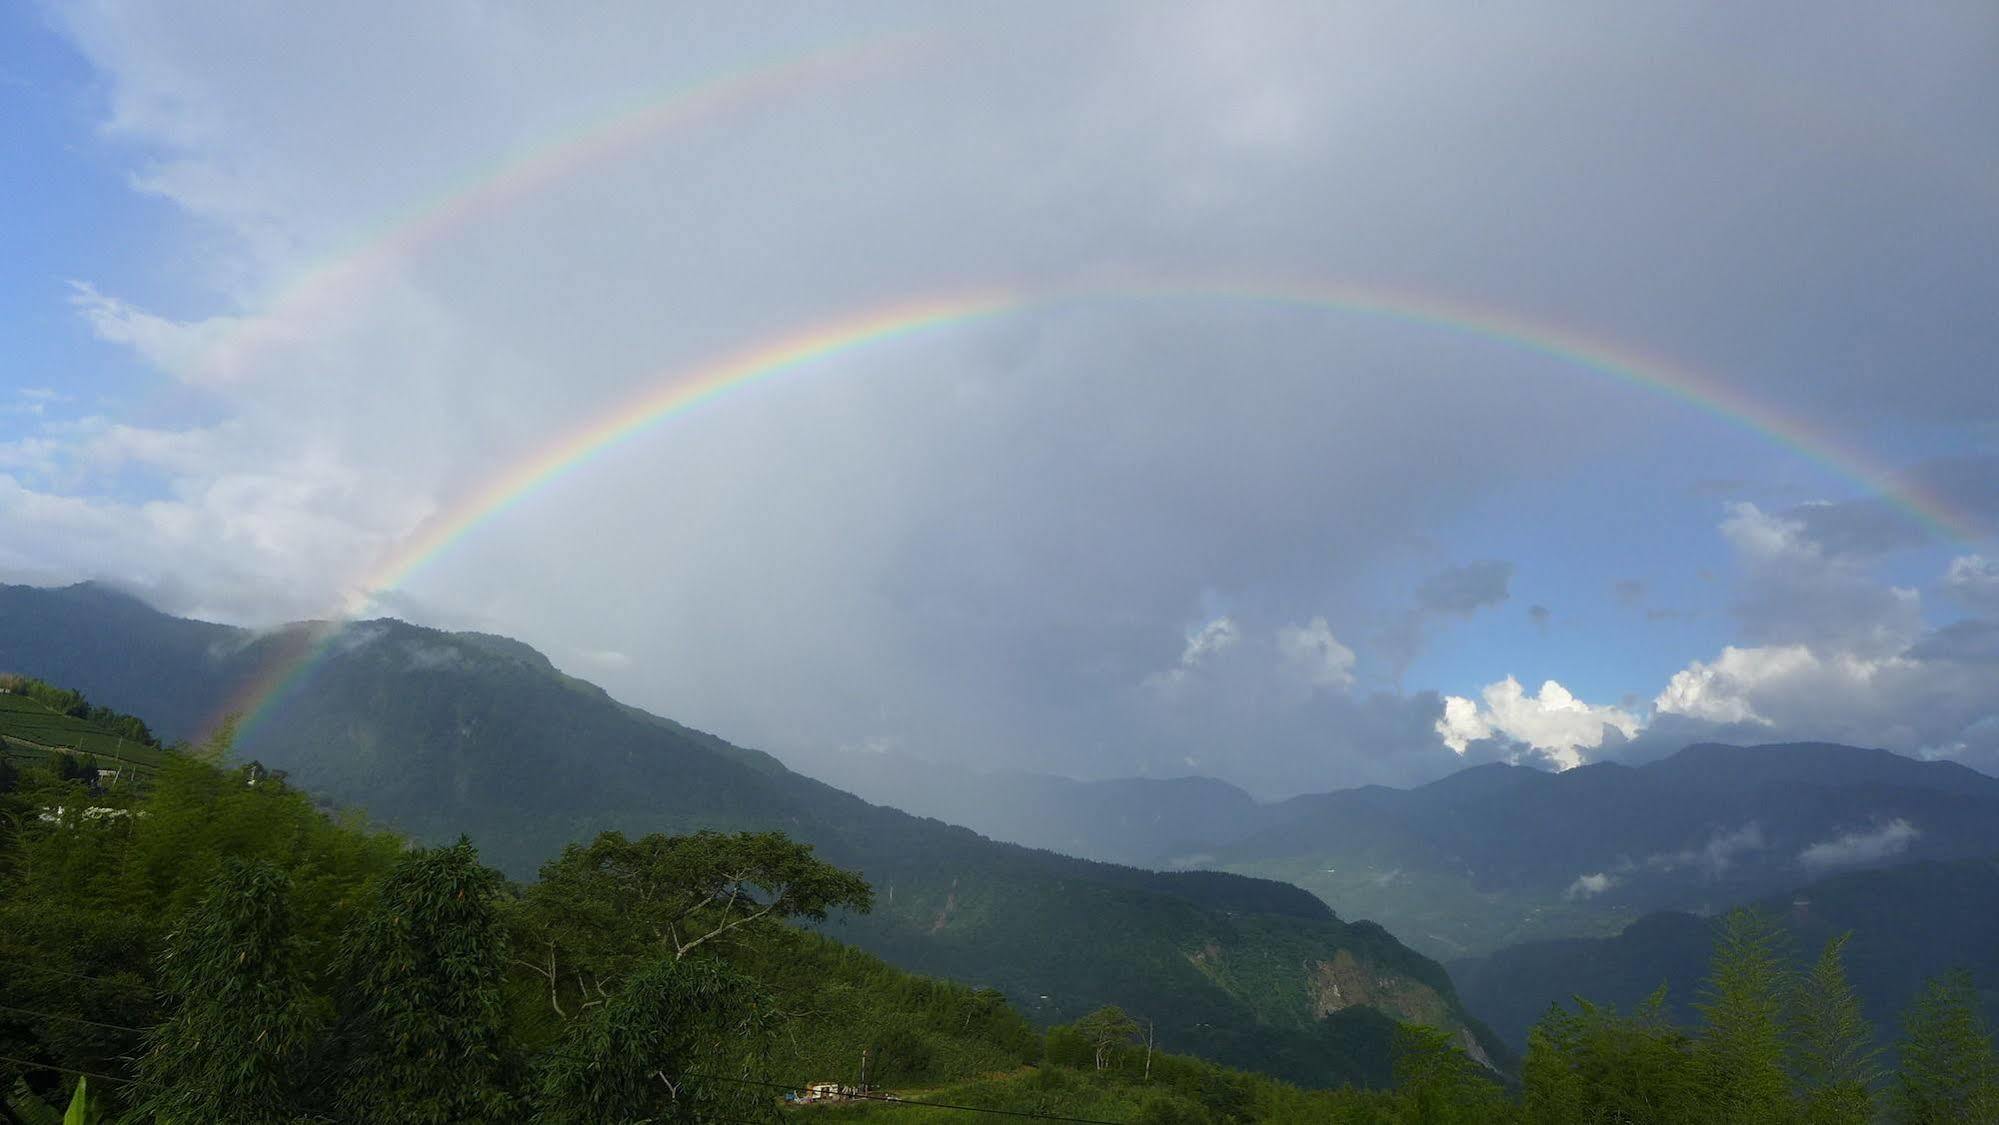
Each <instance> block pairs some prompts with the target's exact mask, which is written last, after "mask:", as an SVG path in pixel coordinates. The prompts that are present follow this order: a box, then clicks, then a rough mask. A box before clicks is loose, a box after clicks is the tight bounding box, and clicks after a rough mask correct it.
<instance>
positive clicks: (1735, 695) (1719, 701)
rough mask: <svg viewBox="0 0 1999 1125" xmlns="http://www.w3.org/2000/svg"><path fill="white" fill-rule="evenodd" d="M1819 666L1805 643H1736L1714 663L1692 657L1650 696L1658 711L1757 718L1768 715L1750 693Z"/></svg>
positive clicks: (1719, 719)
mask: <svg viewBox="0 0 1999 1125" xmlns="http://www.w3.org/2000/svg"><path fill="white" fill-rule="evenodd" d="M1818 667H1819V661H1818V658H1817V657H1816V656H1813V655H1812V651H1811V650H1810V649H1808V648H1806V647H1805V646H1803V645H1782V646H1777V647H1773V648H1736V647H1735V646H1733V645H1730V646H1729V647H1727V648H1724V649H1722V650H1721V655H1720V656H1719V657H1717V658H1716V659H1715V661H1714V662H1713V663H1712V664H1708V663H1703V662H1701V661H1699V660H1696V661H1694V662H1693V663H1692V664H1690V665H1688V666H1687V667H1686V668H1684V669H1682V670H1680V671H1678V672H1675V673H1673V678H1672V679H1671V680H1669V681H1667V683H1666V690H1664V691H1662V692H1660V693H1659V696H1658V698H1656V699H1654V700H1653V701H1652V706H1653V708H1654V709H1655V710H1657V711H1661V712H1667V713H1671V714H1676V715H1686V716H1688V717H1690V718H1696V719H1706V720H1708V721H1710V722H1716V723H1758V724H1761V725H1763V726H1769V725H1770V720H1769V719H1767V718H1764V717H1763V716H1762V715H1759V714H1757V713H1756V708H1755V706H1754V704H1753V703H1752V702H1751V696H1752V695H1754V694H1755V692H1756V690H1757V689H1758V688H1762V687H1765V686H1767V685H1770V684H1772V683H1779V682H1782V681H1784V680H1787V679H1789V678H1791V677H1794V676H1799V675H1802V674H1805V673H1807V672H1810V671H1814V670H1816V669H1817V668H1818Z"/></svg>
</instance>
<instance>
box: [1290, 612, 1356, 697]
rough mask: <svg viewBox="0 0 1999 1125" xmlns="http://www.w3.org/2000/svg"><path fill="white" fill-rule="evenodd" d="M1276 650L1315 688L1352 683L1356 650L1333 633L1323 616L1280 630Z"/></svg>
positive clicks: (1349, 684)
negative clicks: (1342, 642) (1344, 643)
mask: <svg viewBox="0 0 1999 1125" xmlns="http://www.w3.org/2000/svg"><path fill="white" fill-rule="evenodd" d="M1277 651H1278V652H1279V653H1281V654H1282V655H1283V657H1284V660H1285V662H1286V663H1287V664H1288V665H1289V666H1290V667H1291V668H1292V669H1294V670H1295V671H1297V672H1298V673H1299V674H1301V675H1302V676H1304V678H1305V682H1307V683H1309V684H1311V685H1313V686H1314V687H1326V688H1344V687H1351V686H1353V666H1354V651H1353V650H1352V649H1350V648H1348V647H1347V646H1345V645H1343V644H1341V643H1340V640H1339V638H1338V637H1335V636H1333V630H1332V627H1331V626H1329V625H1327V624H1326V619H1325V618H1323V617H1314V618H1313V619H1312V620H1310V621H1308V622H1306V623H1305V624H1303V625H1286V626H1284V627H1283V628H1281V629H1279V630H1277Z"/></svg>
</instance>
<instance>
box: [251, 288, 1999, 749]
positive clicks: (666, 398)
mask: <svg viewBox="0 0 1999 1125" xmlns="http://www.w3.org/2000/svg"><path fill="white" fill-rule="evenodd" d="M1083 299H1099V300H1105V299H1107V300H1117V301H1134V300H1135V301H1162V300H1176V301H1184V300H1202V301H1216V300H1222V301H1243V302H1251V303H1256V304H1264V305H1269V304H1278V305H1292V306H1298V307H1304V308H1311V309H1318V310H1323V311H1326V312H1330V313H1334V314H1340V315H1346V316H1356V317H1366V318H1373V319H1377V320H1385V321H1390V322H1395V323H1400V324H1406V325H1410V326H1414V327H1419V328H1423V329H1428V330H1441V331H1444V332H1449V333H1452V334H1456V335H1460V336H1466V337H1471V338H1475V339H1480V340H1485V341H1488V342H1491V343H1493V344H1495V345H1497V346H1501V347H1505V348H1508V349H1511V350H1514V351H1519V352H1525V353H1528V354H1531V355H1537V356H1541V357H1544V358H1547V359H1550V360H1553V361H1556V362H1558V363H1560V364H1563V365H1565V366H1568V367H1572V368H1575V369H1578V370H1581V371H1586V372H1590V373H1593V374H1596V375H1600V376H1604V377H1607V378H1610V379H1614V380H1616V381H1618V382H1621V383H1624V384H1627V385H1630V386H1632V387H1635V388H1638V389H1640V390H1643V391H1646V392H1649V393H1652V394H1655V395H1659V396H1662V397H1665V398H1668V399H1671V400H1674V401H1677V402H1680V403H1683V404H1685V405H1686V406H1688V407H1690V408H1692V409H1695V410H1698V411H1701V412H1703V413H1705V414H1707V415H1710V416H1712V417H1714V418H1717V419H1719V420H1721V421H1722V422H1725V423H1727V424H1729V425H1731V426H1733V427H1735V428H1737V429H1740V430H1743V431H1746V432H1749V433H1751V434H1753V435H1756V436H1757V437H1759V438H1761V439H1764V440H1766V441H1769V442H1772V443H1774V444H1775V445H1777V446H1779V447H1781V448H1783V449H1786V450H1788V451H1790V452H1792V453H1794V454H1796V455H1798V456H1799V457H1801V458H1803V459H1805V460H1807V461H1809V462H1811V463H1813V464H1815V465H1818V466H1820V467H1822V468H1823V469H1825V470H1827V471H1829V472H1831V473H1832V474H1834V475H1836V476H1839V477H1842V478H1845V479H1848V480H1850V481H1852V482H1853V483H1854V484H1855V485H1857V486H1859V487H1860V488H1861V489H1863V490H1865V491H1867V492H1870V493H1874V494H1878V495H1881V496H1883V497H1885V498H1887V499H1888V500H1889V501H1890V502H1891V503H1893V504H1894V505H1895V506H1896V507H1897V508H1898V509H1900V510H1901V511H1902V512H1904V513H1905V514H1906V515H1907V516H1908V517H1909V518H1911V519H1913V520H1915V521H1916V522H1917V523H1919V524H1921V525H1922V526H1924V527H1925V528H1928V529H1930V530H1932V531H1934V532H1936V533H1938V534H1940V535H1942V536H1943V537H1945V538H1946V539H1949V540H1952V541H1958V542H1969V541H1973V540H1977V539H1980V538H1982V537H1983V535H1984V532H1983V531H1982V530H1981V529H1980V528H1979V527H1978V526H1977V524H1976V523H1975V522H1974V521H1973V520H1972V519H1971V518H1969V517H1967V516H1965V515H1963V514H1961V513H1959V512H1957V511H1955V510H1954V509H1952V508H1951V507H1950V506H1949V505H1948V504H1947V503H1945V502H1944V501H1943V500H1942V499H1941V498H1939V497H1936V496H1933V495H1929V494H1927V493H1924V492H1922V491H1920V490H1919V489H1917V488H1916V487H1915V486H1913V485H1911V484H1909V483H1906V482H1904V481H1902V480H1901V479H1900V478H1899V477H1898V475H1897V474H1896V473H1895V472H1894V471H1893V470H1892V469H1891V468H1889V467H1888V466H1886V465H1884V464H1881V463H1878V462H1876V461H1874V460H1873V459H1871V458H1870V457H1868V456H1867V455H1865V454H1863V453H1862V452H1860V451H1858V450H1856V449H1852V448H1850V447H1846V446H1842V445H1840V444H1837V443H1836V442H1835V441H1834V440H1833V439H1832V438H1831V437H1830V436H1829V435H1826V434H1824V433H1821V432H1819V431H1816V430H1814V429H1813V428H1811V427H1810V426H1808V425H1806V424H1805V423H1803V422H1801V421H1799V420H1797V419H1795V418H1791V417H1789V416H1787V415H1784V414H1781V413H1779V412H1778V411H1777V410H1775V409H1774V408H1772V407H1771V406H1769V405H1768V404H1765V403H1762V402H1759V401H1757V400H1755V399H1753V398H1751V397H1749V396H1748V395H1745V394H1743V393H1741V392H1740V391H1737V390H1735V389H1733V388H1731V387H1728V386H1726V385H1725V384H1723V383H1720V382H1719V381H1717V380H1715V379H1713V378H1710V377H1707V376H1703V375H1701V374H1699V373H1697V372H1695V371H1693V370H1691V369H1688V368H1686V367H1684V366H1681V365H1679V364H1677V363H1675V362H1673V361H1671V360H1669V359H1666V358H1664V357H1662V356H1658V355H1654V354H1650V353H1647V352H1645V351H1641V350H1639V349H1637V348H1634V347H1632V346H1630V345H1627V344H1623V343H1618V342H1614V341H1610V340H1606V339H1603V338H1601V337H1597V336H1592V335H1588V334H1586V333H1583V332H1579V331H1576V330H1572V329H1568V328H1562V327H1558V326H1555V325H1551V324H1547V323H1544V322H1538V321H1534V320H1530V319H1527V318H1524V317H1521V316H1517V315H1515V314H1512V313H1510V312H1506V311H1503V310H1499V309H1494V308H1491V307H1479V306H1473V305H1468V304H1463V303H1460V302H1456V301H1451V300H1447V299H1443V298H1439V297H1435V296H1429V295H1422V294H1413V293H1402V292H1396V291H1392V290H1388V289H1384V288H1380V287H1376V286H1359V285H1345V284H1331V283H1326V282H1313V281H1295V282H1294V281H1279V282H1269V281H1261V282H1253V283H1245V284H1232V283H1231V284H1214V283H1209V284H1190V285H1149V286H1143V287H1131V286H1116V287H1103V288H1091V287H1059V288H1040V289H998V290H989V291H983V292H971V293H966V294H964V295H961V296H956V297H946V298H925V299H922V300H917V301H913V302H907V303H900V304H888V305H884V306H882V307H879V308H876V309H872V310H870V311H867V312H864V313H862V314H860V315H857V316H850V317H846V318H842V319H838V320H833V321H829V322H826V323H823V324H820V325H817V326H815V327H811V328H808V329H805V330H804V331H801V332H798V333H796V334H793V335H789V336H785V337H782V338H780V339H778V340H777V341H776V342H770V343H764V344H759V345H756V346H753V347H750V348H747V349H745V350H742V351H739V352H736V353H734V354H730V355H725V356H722V357H720V358H718V359H715V360H712V361H710V362H708V363H706V364H702V365H699V366H695V367H691V368H674V369H669V370H666V371H661V372H658V373H656V374H654V375H652V376H650V377H649V378H647V379H646V380H644V381H643V385H645V386H646V387H647V388H648V389H647V390H645V391H644V392H642V393H640V394H639V395H637V396H635V397H633V398H630V399H628V400H626V401H625V402H622V403H620V404H619V405H618V406H616V407H615V408H613V409H611V410H609V411H607V412H605V413H604V414H602V415H601V416H599V417H598V418H597V419H596V420H594V421H592V422H590V423H588V424H586V425H583V426H581V427H578V428H576V429H574V430H571V431H569V432H567V433H565V434H563V435H562V436H560V437H558V438H557V439H556V440H555V441H553V442H551V443H549V444H548V445H547V446H545V447H543V448H542V449H541V450H540V451H538V452H536V453H535V454H533V455H532V456H529V457H526V458H523V459H521V460H520V461H517V462H515V463H514V464H513V465H512V466H511V467H510V468H508V469H507V470H506V471H505V472H503V473H502V474H500V475H499V476H497V477H495V478H494V479H493V480H491V481H490V482H488V483H487V484H486V485H485V486H484V487H482V488H479V489H478V490H476V491H474V492H472V493H470V494H469V495H467V496H465V497H464V498H463V499H461V500H460V501H459V502H458V503H457V504H456V505H455V506H454V507H452V508H451V509H450V510H448V511H446V512H445V513H443V514H442V515H439V516H436V517H433V518H432V519H431V520H429V521H428V522H427V523H426V524H425V525H424V526H423V527H422V528H420V529H419V530H418V532H417V533H416V534H415V535H413V536H411V537H410V538H409V539H408V540H407V541H406V542H404V543H403V544H402V545H401V547H400V548H399V549H398V550H397V551H396V552H395V553H394V554H393V555H392V556H391V557H390V558H389V559H387V560H386V561H385V562H383V563H382V564H381V565H380V566H378V567H377V568H376V569H375V570H374V571H372V572H371V573H370V574H369V575H368V576H367V577H365V578H364V579H363V580H362V581H361V582H360V583H359V584H358V587H357V589H356V590H355V592H354V594H355V596H354V598H353V600H351V601H350V605H349V610H350V613H351V612H353V611H356V610H358V609H360V608H361V607H363V606H365V605H366V603H367V600H368V598H369V597H371V596H372V595H375V594H378V593H381V592H384V591H387V590H391V589H394V588H395V587H397V586H399V585H401V584H403V583H404V582H406V581H408V580H409V579H410V578H411V577H412V576H414V575H415V574H417V573H418V572H419V571H420V570H422V569H423V568H424V567H425V566H426V565H428V564H430V563H431V562H433V561H434V560H436V559H437V558H439V557H440V556H442V555H444V554H445V553H447V552H448V551H449V550H450V549H451V547H452V546H453V545H454V544H456V543H458V542H460V541H461V540H463V539H465V538H466V537H467V536H468V535H469V534H470V533H471V532H473V531H474V530H475V529H477V528H478V527H480V526H482V525H484V524H485V523H487V522H489V521H491V520H493V519H495V518H497V517H498V516H500V515H501V514H503V513H504V512H506V511H507V510H508V509H509V508H511V507H512V506H513V505H515V504H517V503H519V502H520V501H521V500H522V499H523V498H524V497H526V496H528V495H530V494H532V493H534V492H536V491H538V490H539V489H542V488H545V487H547V486H548V485H550V484H552V483H553V482H555V481H558V480H561V479H562V478H563V477H565V476H567V475H569V474H571V473H574V472H576V471H577V470H579V469H581V468H583V467H584V466H586V465H588V464H590V463H591V462H592V461H593V460H595V459H596V458H598V457H601V456H602V455H603V454H604V453H606V452H607V451H609V450H611V449H613V448H615V447H617V446H619V445H622V444H624V443H626V442H629V441H631V440H633V439H634V438H637V437H639V436H640V435H642V434H646V433H648V432H650V431H651V430H653V429H654V428H655V427H657V426H660V425H662V424H664V423H666V422H668V421H670V420H672V419H675V418H680V417H683V416H685V415H687V414H688V413H690V412H691V411H694V410H695V409H696V408H698V407H701V406H704V405H706V404H709V403H713V402H716V401H718V400H720V399H722V398H724V397H726V396H727V395H729V394H730V393H732V392H735V391H738V390H742V389H744V388H748V387H751V386H754V385H756V384H759V383H765V382H769V381H772V380H775V379H778V378H780V377H785V376H790V375H794V374H800V373H803V372H804V371H806V370H809V369H812V368H814V367H815V366H820V365H823V363H824V362H825V361H827V360H830V359H833V358H835V357H839V356H843V355H846V354H849V353H853V352H857V351H862V350H865V349H869V348H875V347H880V346H884V345H887V344H889V343H890V342H891V341H895V340H900V339H905V338H908V337H912V336H917V335H919V334H924V333H930V332H936V331H940V330H943V329H948V328H952V327H956V326H960V325H964V324H967V323H971V322H974V321H979V320H984V319H990V318H994V317H998V316H1001V315H1006V314H1017V313H1020V312H1023V311H1026V310H1030V309H1033V308H1037V307H1044V306H1048V305H1051V304H1056V303H1060V302H1067V301H1075V300H1083ZM338 632H339V630H338V629H337V628H327V629H324V630H322V632H321V633H320V634H319V635H318V637H319V639H317V640H316V641H314V642H313V643H311V644H309V645H304V646H297V645H294V646H292V648H291V650H290V651H288V652H287V653H286V654H284V655H283V656H282V658H281V659H278V660H275V661H272V662H270V663H271V667H270V668H269V669H268V670H267V671H266V673H265V674H264V675H262V676H260V677H258V678H257V679H256V680H255V681H254V682H252V683H251V684H249V685H247V687H246V689H245V690H244V691H243V692H242V693H240V694H239V695H238V696H237V697H236V698H235V699H234V700H232V702H231V703H230V704H229V706H228V709H227V710H226V711H225V712H224V714H225V715H230V714H237V715H240V716H241V717H242V727H241V729H242V730H244V731H246V732H247V731H248V730H249V729H250V728H251V726H252V725H253V724H254V723H255V722H256V720H257V719H258V718H259V717H260V716H261V715H262V714H264V713H266V712H268V711H269V710H270V708H271V706H272V705H273V704H274V703H275V702H276V701H277V700H279V699H280V698H282V697H283V696H285V695H286V694H287V693H288V691H289V690H290V689H291V687H292V686H293V685H295V684H296V683H298V682H299V681H301V680H302V679H303V678H304V677H305V676H306V674H307V673H308V672H309V671H310V669H311V668H312V667H313V666H314V665H315V664H316V663H317V662H318V660H319V659H320V657H321V656H323V655H324V653H325V652H326V651H327V649H328V646H329V645H331V644H332V642H333V640H334V639H335V638H336V637H337V635H338ZM218 722H219V720H218Z"/></svg>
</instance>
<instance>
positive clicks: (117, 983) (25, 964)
mask: <svg viewBox="0 0 1999 1125" xmlns="http://www.w3.org/2000/svg"><path fill="white" fill-rule="evenodd" d="M0 965H12V966H14V967H15V968H17V969H26V970H28V971H29V972H33V973H50V974H52V975H54V976H59V977H69V978H71V979H72V980H81V981H89V982H90V983H91V984H103V985H109V986H111V987H112V988H129V989H132V990H133V991H136V992H144V993H145V994H146V995H148V996H158V995H159V993H158V992H157V991H156V990H155V989H154V988H153V986H152V985H149V984H144V983H142V982H140V981H128V980H112V979H111V978H109V977H97V976H91V975H90V974H88V973H72V972H70V971H68V970H66V969H58V968H54V967H53V966H49V965H37V964H34V963H32V962H29V961H15V960H12V959H10V958H6V957H0Z"/></svg>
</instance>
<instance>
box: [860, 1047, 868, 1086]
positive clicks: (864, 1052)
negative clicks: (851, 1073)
mask: <svg viewBox="0 0 1999 1125" xmlns="http://www.w3.org/2000/svg"><path fill="white" fill-rule="evenodd" d="M860 1092H861V1093H863V1094H865V1093H867V1092H868V1048H866V1047H862V1048H861V1086H860Z"/></svg>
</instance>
